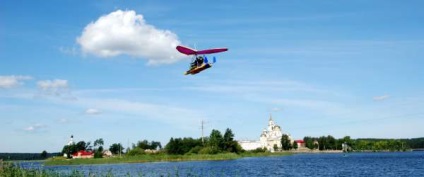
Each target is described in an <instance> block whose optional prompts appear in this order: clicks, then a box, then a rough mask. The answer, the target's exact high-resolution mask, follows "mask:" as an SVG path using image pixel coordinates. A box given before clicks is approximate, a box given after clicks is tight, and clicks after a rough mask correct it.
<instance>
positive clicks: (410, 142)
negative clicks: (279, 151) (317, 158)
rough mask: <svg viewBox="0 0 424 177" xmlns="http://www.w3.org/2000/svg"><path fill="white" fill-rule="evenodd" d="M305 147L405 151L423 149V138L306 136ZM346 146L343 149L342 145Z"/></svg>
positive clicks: (304, 139)
mask: <svg viewBox="0 0 424 177" xmlns="http://www.w3.org/2000/svg"><path fill="white" fill-rule="evenodd" d="M303 141H304V142H305V146H306V147H307V148H309V149H316V150H345V151H407V150H411V149H420V148H424V138H413V139H374V138H359V139H351V138H350V136H345V137H343V138H340V139H336V138H334V137H333V136H331V135H328V136H321V137H310V136H306V137H304V138H303ZM344 143H345V145H347V148H346V149H343V144H344Z"/></svg>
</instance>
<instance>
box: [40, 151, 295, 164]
mask: <svg viewBox="0 0 424 177" xmlns="http://www.w3.org/2000/svg"><path fill="white" fill-rule="evenodd" d="M289 154H291V153H243V154H235V153H225V154H214V155H211V154H190V155H168V154H145V155H139V156H122V157H110V158H98V159H65V158H61V157H59V158H58V157H55V158H50V159H48V160H46V161H45V163H44V165H86V164H116V163H144V162H177V161H205V160H233V159H238V158H243V157H262V156H282V155H289Z"/></svg>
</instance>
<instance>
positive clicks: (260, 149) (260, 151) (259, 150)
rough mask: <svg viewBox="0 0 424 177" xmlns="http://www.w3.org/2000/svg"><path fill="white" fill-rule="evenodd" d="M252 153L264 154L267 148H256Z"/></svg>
mask: <svg viewBox="0 0 424 177" xmlns="http://www.w3.org/2000/svg"><path fill="white" fill-rule="evenodd" d="M250 152H253V153H263V152H266V148H256V149H254V150H251V151H250Z"/></svg>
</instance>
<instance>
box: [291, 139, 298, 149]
mask: <svg viewBox="0 0 424 177" xmlns="http://www.w3.org/2000/svg"><path fill="white" fill-rule="evenodd" d="M292 147H293V149H295V150H297V148H298V146H297V142H296V141H293V146H292Z"/></svg>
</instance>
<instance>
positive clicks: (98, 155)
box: [94, 151, 103, 158]
mask: <svg viewBox="0 0 424 177" xmlns="http://www.w3.org/2000/svg"><path fill="white" fill-rule="evenodd" d="M94 158H103V153H102V152H101V151H96V152H94Z"/></svg>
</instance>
